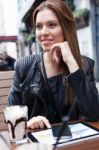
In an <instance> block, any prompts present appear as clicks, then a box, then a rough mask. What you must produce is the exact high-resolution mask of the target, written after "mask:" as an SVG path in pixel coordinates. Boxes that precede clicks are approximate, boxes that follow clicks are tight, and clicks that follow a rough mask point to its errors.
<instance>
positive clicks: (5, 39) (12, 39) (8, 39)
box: [0, 36, 17, 42]
mask: <svg viewBox="0 0 99 150" xmlns="http://www.w3.org/2000/svg"><path fill="white" fill-rule="evenodd" d="M16 41H17V36H0V42H16Z"/></svg>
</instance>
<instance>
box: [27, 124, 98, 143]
mask: <svg viewBox="0 0 99 150" xmlns="http://www.w3.org/2000/svg"><path fill="white" fill-rule="evenodd" d="M60 129H61V125H60V124H59V125H55V126H52V128H51V129H45V130H40V131H37V132H32V133H28V137H29V138H30V140H31V141H32V142H41V143H43V144H55V143H56V140H57V137H58V135H59V131H60ZM96 136H99V130H98V129H97V128H95V127H93V126H91V125H89V124H88V123H85V122H77V123H71V124H68V126H67V125H66V127H65V129H64V132H63V134H62V136H61V138H60V140H59V143H58V144H62V143H71V142H73V141H74V142H75V141H76V142H78V141H79V140H80V141H81V140H84V139H90V138H94V137H96Z"/></svg>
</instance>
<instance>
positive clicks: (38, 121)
mask: <svg viewBox="0 0 99 150" xmlns="http://www.w3.org/2000/svg"><path fill="white" fill-rule="evenodd" d="M45 126H46V127H47V128H51V125H50V123H49V121H48V119H47V118H46V117H43V116H37V117H33V118H32V119H30V120H29V121H28V122H27V128H30V129H39V128H41V129H43V128H44V127H45Z"/></svg>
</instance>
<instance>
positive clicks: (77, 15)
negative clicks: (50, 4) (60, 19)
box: [73, 8, 89, 19]
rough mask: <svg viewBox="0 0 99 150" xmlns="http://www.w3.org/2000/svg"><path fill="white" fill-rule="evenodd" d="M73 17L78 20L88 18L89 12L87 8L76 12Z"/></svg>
mask: <svg viewBox="0 0 99 150" xmlns="http://www.w3.org/2000/svg"><path fill="white" fill-rule="evenodd" d="M73 15H74V18H76V19H77V18H81V17H83V18H87V17H88V15H89V10H88V9H87V8H85V9H78V10H74V11H73Z"/></svg>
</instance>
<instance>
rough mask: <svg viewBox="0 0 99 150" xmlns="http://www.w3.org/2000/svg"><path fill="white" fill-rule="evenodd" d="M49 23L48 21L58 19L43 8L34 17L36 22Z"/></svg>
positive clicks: (53, 13) (50, 11)
mask: <svg viewBox="0 0 99 150" xmlns="http://www.w3.org/2000/svg"><path fill="white" fill-rule="evenodd" d="M47 20H48V21H49V20H56V21H58V18H57V16H56V14H55V12H53V11H52V10H51V9H49V8H44V9H43V10H41V11H39V12H38V14H37V17H36V22H42V21H47Z"/></svg>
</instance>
